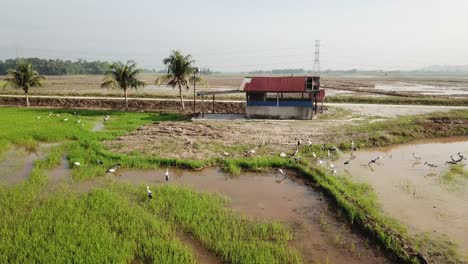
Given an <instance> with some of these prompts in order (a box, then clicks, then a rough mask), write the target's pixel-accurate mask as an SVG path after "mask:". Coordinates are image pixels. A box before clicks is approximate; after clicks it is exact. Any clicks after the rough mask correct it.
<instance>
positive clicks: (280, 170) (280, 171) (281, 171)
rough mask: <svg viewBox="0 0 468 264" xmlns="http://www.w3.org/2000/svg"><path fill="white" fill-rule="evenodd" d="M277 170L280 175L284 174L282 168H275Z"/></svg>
mask: <svg viewBox="0 0 468 264" xmlns="http://www.w3.org/2000/svg"><path fill="white" fill-rule="evenodd" d="M277 171H278V172H279V173H281V175H285V174H284V171H283V170H282V169H277Z"/></svg>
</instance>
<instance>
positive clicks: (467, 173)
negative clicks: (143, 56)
mask: <svg viewBox="0 0 468 264" xmlns="http://www.w3.org/2000/svg"><path fill="white" fill-rule="evenodd" d="M460 179H468V170H467V169H465V165H464V164H457V165H451V166H450V169H449V170H447V171H445V172H444V173H443V174H442V182H444V183H453V182H457V181H459V180H460Z"/></svg>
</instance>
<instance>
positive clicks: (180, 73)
mask: <svg viewBox="0 0 468 264" xmlns="http://www.w3.org/2000/svg"><path fill="white" fill-rule="evenodd" d="M163 63H164V65H166V67H167V73H166V74H164V75H162V76H159V77H158V78H157V79H156V81H155V84H156V85H161V84H163V83H165V84H167V85H170V86H172V88H175V87H176V86H177V87H178V88H179V97H180V104H181V106H182V110H183V111H185V105H184V97H183V95H182V87H186V88H187V89H189V85H190V84H191V83H193V81H196V82H197V83H199V84H200V85H206V81H205V80H204V79H202V78H201V77H198V76H195V79H194V74H193V73H194V70H195V68H194V64H195V61H194V60H192V56H191V55H186V56H184V55H183V54H182V53H181V52H180V51H177V50H174V51H172V53H171V54H170V55H169V57H167V58H165V59H163Z"/></svg>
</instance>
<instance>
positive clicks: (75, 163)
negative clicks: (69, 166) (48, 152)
mask: <svg viewBox="0 0 468 264" xmlns="http://www.w3.org/2000/svg"><path fill="white" fill-rule="evenodd" d="M73 165H75V166H76V167H79V166H81V163H79V162H78V161H75V162H73Z"/></svg>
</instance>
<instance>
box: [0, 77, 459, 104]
mask: <svg viewBox="0 0 468 264" xmlns="http://www.w3.org/2000/svg"><path fill="white" fill-rule="evenodd" d="M103 77H104V76H102V75H73V76H48V78H47V80H46V81H45V85H44V86H43V87H40V88H32V89H31V90H30V94H31V95H71V96H74V95H75V96H76V95H84V96H86V95H87V96H122V92H121V91H120V90H117V89H103V88H101V87H100V83H101V82H102V80H103ZM2 78H4V77H3V76H0V84H1V82H2V81H1V79H2ZM140 78H141V79H142V80H143V81H145V82H146V84H147V85H146V86H145V87H144V88H140V89H138V90H137V91H130V93H129V95H130V96H131V97H132V96H133V97H177V96H178V92H177V89H172V87H168V86H156V85H154V81H155V79H156V78H157V74H142V75H141V76H140ZM204 78H205V79H207V81H208V83H209V86H208V87H200V86H198V85H197V91H200V90H207V89H210V90H211V89H213V90H217V89H223V90H229V89H231V90H232V89H237V88H239V87H240V85H241V84H242V81H243V79H244V75H242V74H215V75H209V76H204ZM321 85H322V87H324V88H326V89H327V96H342V95H353V96H354V95H360V96H372V97H375V96H376V95H377V96H388V95H391V96H407V97H415V96H426V97H457V98H468V80H467V79H463V78H460V77H457V76H446V77H428V76H424V77H421V76H353V77H346V76H322V81H321ZM0 93H2V94H21V93H22V91H21V90H18V89H13V88H6V89H2V90H1V91H0ZM184 96H185V97H186V98H192V97H193V89H192V86H191V87H190V88H189V89H184ZM218 98H219V99H221V98H230V99H243V98H244V95H243V94H237V95H236V94H234V95H223V96H219V97H218Z"/></svg>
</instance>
